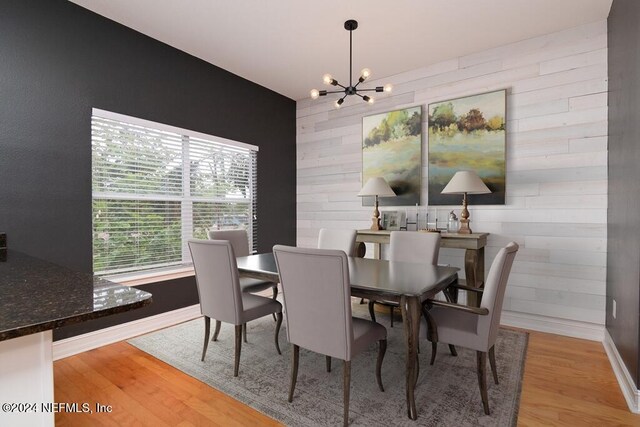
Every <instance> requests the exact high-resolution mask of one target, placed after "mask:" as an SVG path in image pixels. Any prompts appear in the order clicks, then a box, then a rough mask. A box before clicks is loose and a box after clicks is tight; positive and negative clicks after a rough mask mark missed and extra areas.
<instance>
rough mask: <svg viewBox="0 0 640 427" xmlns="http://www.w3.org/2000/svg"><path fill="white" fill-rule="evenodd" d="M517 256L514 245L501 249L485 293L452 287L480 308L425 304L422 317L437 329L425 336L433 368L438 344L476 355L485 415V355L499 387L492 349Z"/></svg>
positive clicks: (487, 403)
mask: <svg viewBox="0 0 640 427" xmlns="http://www.w3.org/2000/svg"><path fill="white" fill-rule="evenodd" d="M517 252H518V244H517V243H515V242H511V243H509V244H508V245H507V246H506V247H504V248H502V249H500V251H499V252H498V255H496V257H495V259H494V260H493V263H492V264H491V269H490V270H489V274H488V275H487V282H486V284H485V286H484V289H481V288H471V287H467V286H460V285H454V286H457V287H459V288H461V289H465V290H467V291H470V292H476V293H478V294H479V295H481V298H482V299H481V300H480V307H470V306H466V305H460V304H454V303H451V302H445V301H435V300H429V301H427V307H430V309H429V310H428V312H427V314H425V315H428V316H430V317H431V319H432V324H435V325H436V328H432V327H430V328H429V333H428V338H429V341H431V343H432V347H433V355H432V359H431V363H432V364H433V360H434V359H435V353H436V350H437V346H438V344H437V343H438V342H444V343H447V344H450V345H458V346H462V347H467V348H470V349H472V350H475V351H476V352H477V353H476V356H477V364H478V385H479V386H480V395H481V396H482V405H483V407H484V413H485V414H487V415H489V402H488V398H487V379H486V361H487V353H488V354H489V362H490V364H491V370H492V371H493V379H494V381H495V383H496V384H498V372H497V371H496V359H495V353H494V345H495V343H496V338H497V336H498V328H499V327H500V314H501V313H502V302H503V300H504V293H505V290H506V288H507V280H508V279H509V273H510V272H511V266H512V265H513V259H514V258H515V256H516V253H517Z"/></svg>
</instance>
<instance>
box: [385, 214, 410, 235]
mask: <svg viewBox="0 0 640 427" xmlns="http://www.w3.org/2000/svg"><path fill="white" fill-rule="evenodd" d="M380 215H381V216H382V219H381V223H382V229H383V230H389V231H398V230H402V229H406V222H407V214H406V212H404V211H382V212H381V213H380Z"/></svg>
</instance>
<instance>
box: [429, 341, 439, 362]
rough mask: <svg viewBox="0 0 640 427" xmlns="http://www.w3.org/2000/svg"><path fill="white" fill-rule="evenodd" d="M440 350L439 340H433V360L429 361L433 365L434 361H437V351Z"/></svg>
mask: <svg viewBox="0 0 640 427" xmlns="http://www.w3.org/2000/svg"><path fill="white" fill-rule="evenodd" d="M437 352H438V343H437V342H432V343H431V362H429V365H433V362H435V361H436V353H437Z"/></svg>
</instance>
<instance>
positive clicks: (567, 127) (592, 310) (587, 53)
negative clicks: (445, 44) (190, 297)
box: [297, 21, 607, 325]
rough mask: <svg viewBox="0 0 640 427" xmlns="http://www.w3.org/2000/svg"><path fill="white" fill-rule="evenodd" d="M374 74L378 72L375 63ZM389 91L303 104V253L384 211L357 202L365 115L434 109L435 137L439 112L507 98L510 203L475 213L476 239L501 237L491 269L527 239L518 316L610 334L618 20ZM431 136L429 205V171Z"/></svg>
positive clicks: (450, 67) (519, 272)
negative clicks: (613, 45)
mask: <svg viewBox="0 0 640 427" xmlns="http://www.w3.org/2000/svg"><path fill="white" fill-rule="evenodd" d="M412 54H416V52H413V53H412ZM380 60H384V54H383V53H381V58H380ZM369 65H370V66H371V67H372V68H373V69H374V70H375V64H369ZM386 82H391V83H393V84H394V92H393V93H392V95H391V96H386V97H385V96H384V95H382V94H378V95H381V96H379V97H378V99H377V101H376V103H375V104H374V105H371V106H370V105H366V104H365V103H363V102H357V100H354V99H349V100H346V101H345V104H344V105H343V107H342V108H341V109H340V110H336V109H335V108H334V107H333V102H334V101H335V100H334V99H319V100H316V101H311V100H310V99H305V100H301V101H298V103H297V243H298V245H300V246H315V245H316V242H317V235H318V230H319V229H320V228H322V227H330V228H367V227H368V226H369V224H370V221H369V217H370V215H371V211H372V209H371V208H370V207H363V206H361V201H360V200H359V198H358V197H356V193H357V192H358V191H359V189H360V187H361V168H362V160H361V140H362V136H361V132H362V117H363V116H365V115H370V114H375V113H380V112H384V111H389V110H393V109H398V108H404V107H409V106H415V105H422V106H423V130H426V118H427V114H426V108H427V105H428V104H429V103H431V102H435V101H442V100H447V99H451V98H456V97H460V96H466V95H472V94H477V93H483V92H487V91H491V90H497V89H502V88H506V89H507V93H508V98H507V110H508V111H507V120H508V123H507V126H508V135H507V196H506V205H505V206H473V207H472V208H471V209H470V211H471V219H472V227H473V229H474V230H476V231H486V232H490V233H491V237H490V238H489V247H488V248H487V256H486V263H487V266H486V267H487V271H488V267H489V265H490V263H491V261H492V260H493V258H494V256H495V254H496V252H497V250H498V249H499V248H500V247H502V246H504V245H505V244H506V243H507V242H509V241H512V240H513V241H516V242H518V244H520V247H521V249H520V252H519V254H518V256H517V258H516V262H515V264H514V267H513V270H512V274H511V277H510V280H509V286H508V291H507V297H506V300H505V307H504V308H505V309H506V310H510V311H514V312H519V313H527V314H534V315H542V316H551V317H554V318H558V319H563V320H571V321H578V322H588V323H590V324H595V325H603V324H604V319H605V279H606V249H607V243H606V237H607V236H606V232H607V229H606V224H607V23H606V21H599V22H595V23H592V24H588V25H583V26H580V27H576V28H571V29H568V30H564V31H561V32H557V33H553V34H548V35H544V36H540V37H536V38H532V39H528V40H524V41H520V42H517V43H513V44H509V45H506V46H502V47H498V48H495V49H490V50H486V51H483V52H479V53H475V54H472V55H468V56H464V57H460V58H456V59H453V60H450V61H446V62H442V63H438V64H435V65H430V66H427V67H424V68H421V69H418V70H413V71H409V72H406V73H402V74H398V75H396V76H392V77H391V78H388V79H384V81H382V80H381V81H379V82H375V81H374V82H372V83H373V84H375V83H378V84H383V83H386ZM327 98H329V97H327ZM423 134H424V138H423V170H422V175H423V193H422V203H421V204H422V205H423V206H425V205H427V200H428V194H427V191H426V189H427V185H426V179H427V178H426V177H427V175H428V174H427V165H428V162H427V137H426V132H423ZM452 208H454V209H456V211H459V210H460V207H459V206H452ZM390 209H392V208H390ZM401 209H405V208H404V207H402V208H401ZM409 210H410V212H411V211H413V212H415V208H413V209H411V208H410V209H409ZM442 210H443V211H444V210H445V208H442ZM440 262H444V263H449V264H452V265H454V266H458V267H462V266H463V258H462V252H461V251H456V250H452V249H449V250H447V249H443V250H442V251H441V256H440Z"/></svg>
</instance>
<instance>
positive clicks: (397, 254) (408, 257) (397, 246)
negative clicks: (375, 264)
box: [369, 231, 440, 328]
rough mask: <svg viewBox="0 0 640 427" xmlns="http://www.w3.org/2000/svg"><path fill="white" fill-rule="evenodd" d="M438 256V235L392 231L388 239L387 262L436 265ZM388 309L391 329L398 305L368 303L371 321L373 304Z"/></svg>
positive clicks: (380, 302) (373, 314)
mask: <svg viewBox="0 0 640 427" xmlns="http://www.w3.org/2000/svg"><path fill="white" fill-rule="evenodd" d="M439 254H440V233H425V232H421V231H392V232H391V235H390V237H389V261H399V262H413V263H421V264H433V265H436V264H438V255H439ZM375 303H378V304H382V305H386V306H388V307H389V310H390V314H391V327H392V328H393V314H394V313H393V311H394V308H395V307H398V304H397V303H395V302H390V301H369V314H370V315H371V320H373V321H375V320H376V315H375V311H374V304H375Z"/></svg>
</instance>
